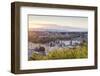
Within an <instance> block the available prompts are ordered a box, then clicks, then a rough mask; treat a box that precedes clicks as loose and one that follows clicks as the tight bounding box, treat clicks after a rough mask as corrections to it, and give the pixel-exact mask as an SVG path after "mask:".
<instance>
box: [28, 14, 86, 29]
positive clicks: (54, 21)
mask: <svg viewBox="0 0 100 76" xmlns="http://www.w3.org/2000/svg"><path fill="white" fill-rule="evenodd" d="M28 17H29V22H28V24H29V29H32V28H33V29H35V28H41V29H42V28H51V29H60V28H67V27H72V28H80V29H86V30H87V29H88V18H87V17H68V16H66V17H64V16H42V15H29V16H28Z"/></svg>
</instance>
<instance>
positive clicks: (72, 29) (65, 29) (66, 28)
mask: <svg viewBox="0 0 100 76" xmlns="http://www.w3.org/2000/svg"><path fill="white" fill-rule="evenodd" d="M43 25H44V26H43ZM42 26H43V27H42V28H30V29H29V31H48V32H87V31H88V29H85V28H76V27H69V26H59V25H56V24H42Z"/></svg>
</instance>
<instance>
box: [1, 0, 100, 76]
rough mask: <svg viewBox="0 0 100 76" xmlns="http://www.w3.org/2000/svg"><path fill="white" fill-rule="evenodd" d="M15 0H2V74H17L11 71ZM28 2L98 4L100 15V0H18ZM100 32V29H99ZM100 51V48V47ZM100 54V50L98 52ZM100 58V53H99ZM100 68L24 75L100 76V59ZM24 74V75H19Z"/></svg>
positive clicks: (26, 75)
mask: <svg viewBox="0 0 100 76" xmlns="http://www.w3.org/2000/svg"><path fill="white" fill-rule="evenodd" d="M13 1H15V0H0V76H16V75H14V74H12V73H10V60H11V59H10V55H11V48H10V47H11V45H10V44H11V40H10V36H11V27H10V26H11V22H10V21H11V15H10V11H11V10H10V3H11V2H13ZM17 1H26V2H27V1H28V2H41V3H42V2H43V3H57V4H73V5H87V6H89V5H90V6H98V7H99V15H98V17H100V6H99V5H100V0H17ZM99 21H100V18H98V30H99V29H100V28H99V27H100V26H99V24H100V22H99ZM98 33H100V30H99V31H98ZM98 39H99V40H98V43H99V42H100V35H99V36H98ZM99 46H100V43H99ZM98 51H99V48H98ZM98 53H99V54H100V51H99V52H98ZM99 58H100V55H99ZM98 64H99V65H98V66H99V68H98V70H81V71H67V72H66V71H65V72H52V73H38V74H24V76H94V75H95V76H99V74H100V71H99V70H100V59H99V62H98ZM18 76H23V75H18Z"/></svg>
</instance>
